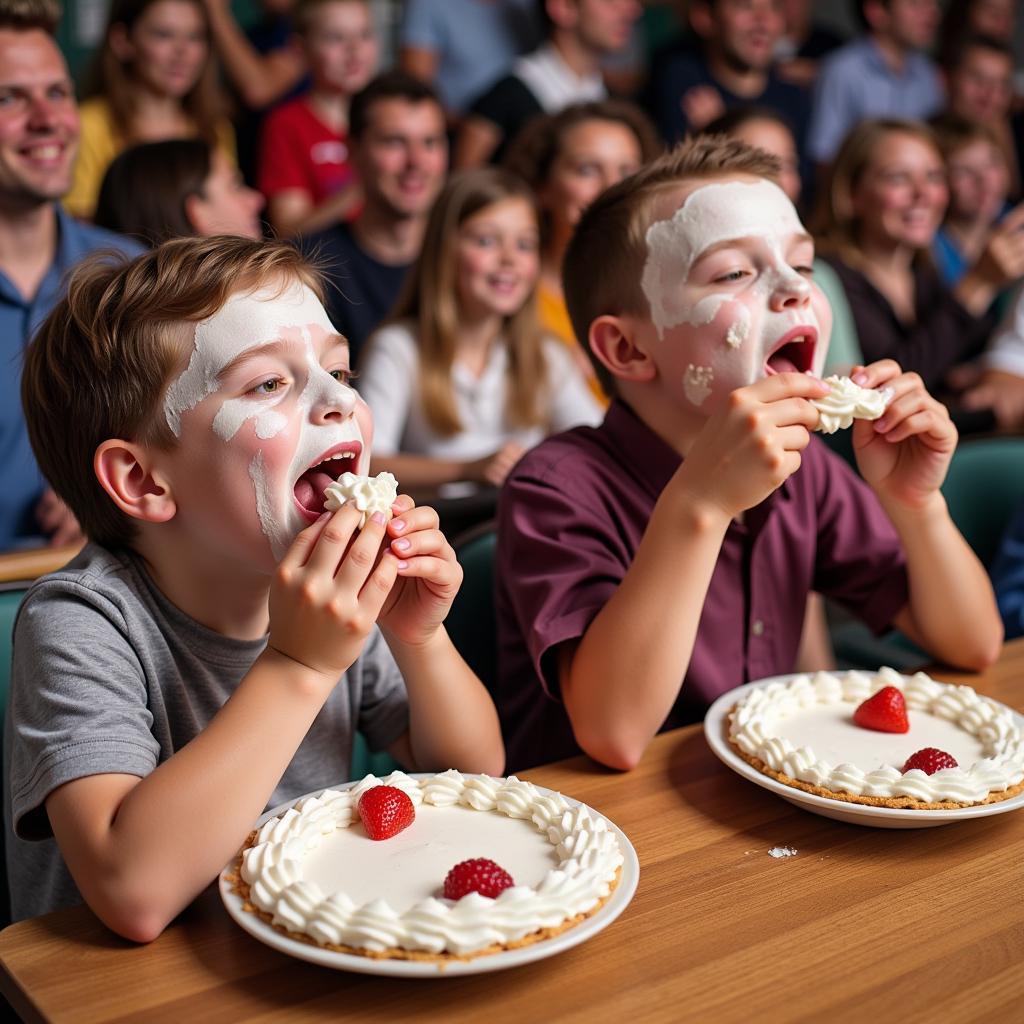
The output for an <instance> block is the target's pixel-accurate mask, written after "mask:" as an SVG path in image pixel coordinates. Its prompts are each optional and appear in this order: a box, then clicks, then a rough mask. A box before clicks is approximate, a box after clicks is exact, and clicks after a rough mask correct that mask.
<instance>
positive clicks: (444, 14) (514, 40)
mask: <svg viewBox="0 0 1024 1024" xmlns="http://www.w3.org/2000/svg"><path fill="white" fill-rule="evenodd" d="M537 6H538V5H537V0H406V2H405V10H404V12H403V18H402V27H401V32H400V37H401V51H400V54H399V64H400V66H401V68H402V69H403V70H404V71H408V72H409V74H412V75H416V76H417V77H418V78H422V79H423V80H424V81H425V82H429V83H431V84H432V85H433V86H434V88H435V89H436V90H437V92H438V94H439V95H440V97H441V100H442V102H443V103H444V106H445V110H446V111H447V112H448V116H449V118H450V119H451V120H452V121H453V122H455V121H457V120H458V117H459V116H460V115H461V114H462V112H463V111H464V110H465V109H466V107H467V106H468V105H469V103H470V102H471V101H472V100H474V99H476V98H477V96H480V95H481V94H482V93H483V92H484V91H485V90H487V89H489V88H490V87H491V86H492V85H493V84H494V83H495V82H496V81H497V80H498V79H499V78H501V77H503V76H504V75H505V74H506V73H507V72H508V70H509V69H510V68H511V67H512V63H513V61H514V60H515V59H516V57H518V56H519V55H520V54H522V53H527V52H529V51H530V50H532V49H533V48H534V47H535V46H537V44H538V43H539V42H540V36H541V31H540V28H541V19H540V13H539V11H538V9H537Z"/></svg>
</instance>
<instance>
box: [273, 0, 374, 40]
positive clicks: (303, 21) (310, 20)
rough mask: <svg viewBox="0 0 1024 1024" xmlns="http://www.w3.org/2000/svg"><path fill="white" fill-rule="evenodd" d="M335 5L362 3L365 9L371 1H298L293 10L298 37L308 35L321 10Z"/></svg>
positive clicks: (293, 21) (293, 23)
mask: <svg viewBox="0 0 1024 1024" xmlns="http://www.w3.org/2000/svg"><path fill="white" fill-rule="evenodd" d="M334 3H361V4H362V5H363V6H364V7H365V6H367V4H368V3H369V0H298V2H297V3H296V4H295V6H294V7H293V8H292V26H293V27H294V29H295V33H296V35H300V36H305V35H308V34H309V32H310V30H311V29H312V28H313V26H314V23H315V21H316V15H317V12H318V11H319V10H320V8H321V7H326V6H327V5H328V4H334Z"/></svg>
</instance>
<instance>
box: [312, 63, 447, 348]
mask: <svg viewBox="0 0 1024 1024" xmlns="http://www.w3.org/2000/svg"><path fill="white" fill-rule="evenodd" d="M349 147H350V152H351V158H352V165H353V166H354V167H355V169H356V174H357V175H358V177H359V180H360V181H361V182H362V184H363V192H364V203H363V207H362V209H361V210H360V211H359V213H358V215H357V216H356V217H354V218H353V219H352V220H350V221H346V222H342V223H338V224H336V225H335V226H334V227H332V228H329V229H328V230H326V231H324V232H322V233H320V234H318V235H310V236H309V237H307V238H306V239H305V240H304V241H303V243H302V247H303V249H304V251H306V252H307V253H309V254H310V255H312V256H313V257H314V258H315V259H316V260H317V261H318V262H319V263H320V264H321V265H322V266H323V268H324V272H325V277H326V280H327V283H328V289H327V302H326V307H327V312H328V314H329V315H330V318H331V321H332V322H333V323H334V325H335V326H336V327H337V328H338V330H339V331H340V332H341V333H342V334H344V335H345V337H346V338H347V339H348V343H349V349H350V353H351V359H352V361H353V363H354V362H355V360H356V358H357V356H358V354H359V350H360V348H361V347H362V344H363V342H364V341H365V340H366V338H367V337H368V336H369V335H370V332H371V331H373V329H374V328H375V327H377V325H378V324H379V323H380V322H381V321H382V320H383V319H384V318H385V316H387V314H388V313H389V312H390V311H391V308H392V306H394V304H395V300H396V299H397V298H398V294H399V292H400V291H401V288H402V282H403V281H404V280H405V276H406V273H407V272H408V270H409V267H410V266H411V265H412V263H413V261H414V260H415V259H416V257H417V256H418V255H419V252H420V246H421V244H422V241H423V230H424V228H425V227H426V222H427V214H428V213H429V212H430V207H431V204H432V203H433V201H434V199H435V198H436V197H437V194H438V192H440V190H441V187H442V185H443V184H444V178H445V173H446V171H447V167H448V137H447V135H446V134H445V122H444V110H443V109H442V108H441V103H440V100H438V98H437V94H436V93H435V92H434V90H433V89H431V88H430V86H429V85H426V84H425V83H424V82H422V81H420V79H418V78H414V77H413V76H412V75H407V74H405V73H404V72H401V71H389V72H386V73H385V74H383V75H378V76H377V78H375V79H374V80H373V81H372V82H370V84H369V85H367V87H366V88H365V89H363V90H362V91H361V92H358V93H356V95H355V96H354V97H353V98H352V105H351V108H350V110H349Z"/></svg>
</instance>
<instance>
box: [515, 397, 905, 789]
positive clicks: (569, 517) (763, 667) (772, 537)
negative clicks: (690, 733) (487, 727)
mask: <svg viewBox="0 0 1024 1024" xmlns="http://www.w3.org/2000/svg"><path fill="white" fill-rule="evenodd" d="M681 462H682V460H681V458H680V456H679V455H678V454H677V453H676V452H675V451H674V449H672V448H671V447H670V446H669V445H667V444H666V443H665V442H664V441H663V440H662V439H661V438H660V437H658V436H657V435H656V434H655V433H654V432H653V431H652V430H650V428H649V427H647V426H646V425H645V424H644V423H643V422H642V421H641V420H640V419H639V418H638V417H637V416H636V415H635V414H634V413H633V412H632V410H631V409H630V408H629V407H628V406H627V405H625V404H624V403H623V402H621V401H615V402H613V403H612V405H611V406H610V407H609V410H608V413H607V415H606V417H605V419H604V422H603V423H602V424H601V425H600V426H599V427H596V428H590V427H580V428H577V429H575V430H570V431H567V432H566V433H563V434H558V435H556V436H554V437H551V438H548V439H547V440H546V441H544V442H543V443H542V444H540V445H538V446H537V447H536V448H535V449H533V451H531V452H530V453H528V454H527V455H526V457H525V458H524V459H523V460H522V461H521V462H520V463H519V465H518V466H516V468H515V469H514V470H513V472H512V474H511V475H510V476H509V478H508V479H507V480H506V482H505V485H504V487H503V488H502V494H501V501H500V504H499V511H498V553H497V565H496V574H497V613H498V637H499V648H500V650H499V673H498V675H499V679H498V689H497V692H496V694H495V697H496V703H497V705H498V711H499V713H500V715H501V719H502V727H503V731H504V733H505V743H506V749H507V754H508V762H507V767H508V769H509V770H510V771H517V770H520V769H522V768H526V767H529V766H531V765H534V764H539V763H542V762H545V761H550V760H555V759H557V758H561V757H568V756H570V755H572V754H576V753H579V747H578V746H577V745H576V742H575V739H574V738H573V734H572V727H571V725H570V723H569V717H568V715H567V714H566V711H565V707H564V705H563V704H562V702H561V699H560V694H559V686H558V671H557V664H556V661H557V659H556V658H555V657H554V656H553V652H554V650H555V648H557V647H558V645H559V644H561V643H564V642H566V641H570V640H577V639H579V638H580V637H582V636H583V634H584V633H585V632H586V630H587V628H588V627H589V625H590V623H591V621H592V620H593V619H594V617H595V616H596V615H597V613H598V612H599V611H600V610H601V608H603V607H604V605H605V603H606V602H607V601H608V599H609V598H610V597H611V595H612V593H613V591H614V590H615V588H616V587H617V586H618V585H619V582H620V581H621V580H622V578H623V577H624V576H625V574H626V571H627V570H628V569H629V567H630V565H631V564H632V562H633V557H634V555H635V554H636V550H637V548H638V547H639V545H640V540H641V538H642V537H643V534H644V531H645V530H646V528H647V523H648V520H649V519H650V516H651V512H652V510H653V508H654V504H655V502H656V501H657V499H658V496H659V495H660V494H661V491H662V489H663V488H664V487H665V485H666V484H667V483H668V481H669V479H670V478H671V476H672V475H673V473H675V471H676V470H677V469H678V468H679V466H680V464H681ZM679 571H680V573H683V572H686V566H685V565H680V566H679ZM811 590H816V591H818V592H819V593H822V594H825V595H827V596H828V597H830V598H833V599H835V600H836V601H838V602H839V603H841V604H842V605H844V606H845V607H847V608H849V609H850V610H851V611H852V612H854V613H855V614H857V615H858V616H859V617H860V618H862V619H863V620H864V621H866V622H867V624H868V625H869V626H870V627H871V628H872V629H874V630H876V631H881V630H883V629H885V628H886V627H887V626H888V625H889V624H890V622H891V620H892V618H893V616H894V615H895V614H896V613H897V612H898V611H899V610H900V609H901V608H903V607H904V605H905V604H906V603H907V597H908V591H907V577H906V568H905V563H904V556H903V551H902V547H901V545H900V541H899V538H898V536H897V534H896V531H895V529H894V528H893V526H892V524H891V523H890V522H889V519H888V518H887V517H886V515H885V514H884V512H883V511H882V509H881V506H880V505H879V504H878V501H877V499H876V498H875V496H874V494H873V493H872V492H871V490H870V489H869V488H868V487H867V486H866V485H865V484H864V483H863V481H861V480H860V479H859V478H858V477H857V475H856V474H855V473H854V472H853V471H852V470H851V469H850V468H849V467H848V466H847V465H846V463H845V462H843V460H842V459H840V458H839V457H838V456H836V455H834V454H832V453H831V452H830V451H829V450H828V449H827V448H826V447H825V445H824V444H822V443H821V442H820V441H819V440H818V439H817V438H813V439H812V441H811V444H810V445H809V446H808V448H807V449H806V450H805V451H804V453H803V463H802V465H801V467H800V470H799V471H798V472H797V473H795V474H794V475H793V476H791V477H790V478H789V479H788V480H787V481H786V482H785V483H784V484H783V485H782V486H781V487H780V488H779V489H778V490H777V491H776V492H775V493H774V494H772V495H771V496H770V497H769V498H768V499H767V500H765V501H764V502H762V503H761V504H760V505H758V506H756V507H755V508H752V509H749V510H747V512H746V513H745V514H744V516H743V518H742V522H739V521H734V522H733V523H732V524H731V525H730V526H729V529H728V531H727V532H726V535H725V540H724V541H723V543H722V550H721V552H720V554H719V557H718V563H717V565H716V566H715V570H714V573H713V574H712V578H711V582H710V585H709V587H708V593H707V597H706V598H705V601H704V609H703V611H702V613H701V619H700V626H699V629H698V632H697V638H696V641H695V644H694V648H693V654H692V656H691V658H690V664H689V667H688V669H687V671H686V675H685V678H684V679H683V680H682V686H681V688H680V691H679V696H678V698H677V699H676V702H675V705H674V706H673V708H672V711H671V713H670V714H669V716H668V718H667V719H666V721H665V723H664V725H663V728H666V729H667V728H673V727H675V726H679V725H684V724H686V723H687V722H693V721H697V720H699V719H700V718H701V717H702V716H703V714H704V712H705V711H706V709H707V707H708V705H709V704H710V703H711V702H712V701H713V700H714V699H715V698H716V697H718V696H719V695H720V694H722V693H725V692H726V691H727V690H730V689H732V688H733V687H736V686H739V685H741V684H742V683H746V682H749V681H750V680H752V679H760V678H763V677H765V676H771V675H777V674H779V673H782V672H791V671H793V666H794V661H795V658H796V652H797V647H798V645H799V641H800V633H801V629H802V626H803V620H804V610H805V606H806V602H807V595H808V593H809V591H811ZM622 685H623V686H627V687H628V686H632V685H634V681H633V680H630V679H628V678H624V679H623V680H622Z"/></svg>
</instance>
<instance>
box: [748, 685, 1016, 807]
mask: <svg viewBox="0 0 1024 1024" xmlns="http://www.w3.org/2000/svg"><path fill="white" fill-rule="evenodd" d="M883 686H895V687H896V688H897V689H898V690H900V691H902V693H903V696H904V699H905V701H906V705H907V712H908V717H909V720H910V731H909V732H908V733H879V732H874V731H872V730H869V729H862V728H861V727H860V726H857V725H855V724H854V723H853V712H854V710H855V709H856V707H857V705H859V704H860V703H862V702H863V701H865V700H867V698H868V697H870V696H871V695H872V694H873V693H876V692H877V691H878V690H880V689H881V688H882V687H883ZM729 721H730V727H729V739H730V740H731V741H732V742H733V743H734V744H735V745H736V746H737V747H739V749H740V750H742V751H743V752H744V753H745V754H748V755H750V756H752V757H757V758H759V759H760V760H762V761H763V762H764V763H765V764H766V765H767V766H768V767H769V768H771V769H772V770H774V771H777V772H781V773H782V774H784V775H788V776H789V777H790V778H793V779H799V780H800V781H801V782H807V783H810V784H812V785H815V786H821V787H823V788H824V789H830V790H833V791H834V792H844V793H852V794H853V795H855V796H872V797H913V798H915V799H917V800H921V801H923V802H926V803H938V802H940V801H945V800H950V801H956V802H958V803H965V804H966V803H977V802H980V801H983V800H985V799H986V798H987V797H988V796H989V794H990V793H1001V792H1005V791H1006V790H1007V789H1009V788H1010V787H1011V786H1016V785H1017V784H1019V783H1020V782H1021V781H1024V737H1022V733H1021V729H1020V727H1019V726H1018V724H1017V722H1016V719H1015V717H1014V715H1013V713H1012V712H1011V711H1010V710H1009V709H1008V708H1005V707H1001V706H1000V705H998V704H996V703H995V702H994V701H991V700H989V699H988V698H986V697H982V696H981V695H980V694H978V693H976V692H975V691H974V690H973V689H971V688H970V687H969V686H951V685H949V684H946V683H940V682H937V681H936V680H934V679H931V678H930V677H929V676H927V675H925V674H924V673H923V672H918V673H916V674H915V675H913V676H911V677H909V678H905V677H904V676H901V675H900V674H899V673H897V672H894V671H893V670H892V669H888V668H883V669H881V670H880V671H879V672H878V673H877V674H872V673H867V672H856V671H853V672H846V673H844V674H842V675H836V674H833V673H830V672H818V673H816V674H815V675H813V676H810V675H800V676H797V677H796V678H794V679H792V680H790V681H789V682H787V683H771V684H769V685H767V686H760V687H755V688H754V689H753V690H751V691H750V692H749V693H747V694H746V695H745V696H744V697H743V698H742V699H741V700H740V701H739V702H738V703H737V705H736V707H735V708H734V709H733V711H732V713H731V714H730V716H729ZM926 746H935V747H939V748H940V749H942V750H946V752H947V753H950V754H952V755H953V757H954V758H956V760H957V762H958V767H956V768H944V769H943V770H941V771H938V772H935V774H934V775H926V774H925V773H924V772H923V771H920V770H918V769H914V770H912V771H909V772H907V773H906V774H904V773H903V772H902V770H901V767H902V765H903V763H904V762H905V761H906V759H907V758H908V757H909V756H910V755H911V754H913V753H915V752H916V751H918V750H920V749H921V748H922V747H926ZM834 751H841V752H842V753H841V754H836V753H834ZM840 758H842V760H840Z"/></svg>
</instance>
